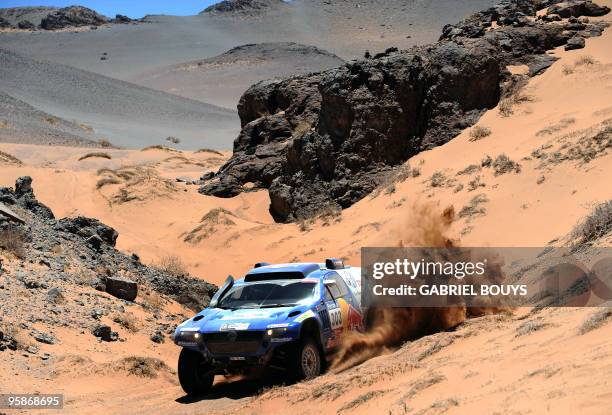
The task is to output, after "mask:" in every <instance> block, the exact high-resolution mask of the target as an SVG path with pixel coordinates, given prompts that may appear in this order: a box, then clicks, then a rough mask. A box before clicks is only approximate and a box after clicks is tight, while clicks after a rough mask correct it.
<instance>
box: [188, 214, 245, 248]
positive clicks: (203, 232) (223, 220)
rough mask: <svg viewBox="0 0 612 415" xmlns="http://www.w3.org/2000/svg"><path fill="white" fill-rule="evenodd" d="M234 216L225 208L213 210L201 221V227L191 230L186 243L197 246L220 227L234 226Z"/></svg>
mask: <svg viewBox="0 0 612 415" xmlns="http://www.w3.org/2000/svg"><path fill="white" fill-rule="evenodd" d="M232 217H234V214H233V213H232V212H230V211H229V210H227V209H224V208H220V207H219V208H215V209H211V210H210V211H209V212H208V213H206V214H205V215H204V216H203V217H202V219H200V225H198V226H196V227H195V228H194V229H193V230H191V231H190V232H189V233H188V234H187V235H186V236H185V238H184V241H185V242H189V243H192V244H196V243H198V242H200V241H201V240H202V239H206V238H208V237H209V236H211V235H212V234H213V233H215V232H216V231H217V230H218V226H219V225H220V226H234V225H235V224H236V222H234V221H233V220H232Z"/></svg>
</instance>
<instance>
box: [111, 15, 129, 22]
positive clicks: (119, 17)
mask: <svg viewBox="0 0 612 415" xmlns="http://www.w3.org/2000/svg"><path fill="white" fill-rule="evenodd" d="M133 21H134V20H132V19H130V18H129V17H127V16H124V15H122V14H117V15H115V18H114V19H111V23H115V24H126V23H132V22H133Z"/></svg>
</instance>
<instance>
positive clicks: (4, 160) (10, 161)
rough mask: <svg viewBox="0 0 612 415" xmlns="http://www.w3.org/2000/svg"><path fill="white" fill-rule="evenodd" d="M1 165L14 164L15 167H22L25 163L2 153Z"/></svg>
mask: <svg viewBox="0 0 612 415" xmlns="http://www.w3.org/2000/svg"><path fill="white" fill-rule="evenodd" d="M0 164H12V165H14V166H22V165H23V162H22V161H21V160H19V159H18V158H17V157H15V156H13V155H11V154H9V153H5V152H4V151H0Z"/></svg>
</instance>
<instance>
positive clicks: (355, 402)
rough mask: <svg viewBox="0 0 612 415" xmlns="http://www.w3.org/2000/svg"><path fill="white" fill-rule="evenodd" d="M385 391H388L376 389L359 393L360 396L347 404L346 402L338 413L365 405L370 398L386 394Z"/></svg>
mask: <svg viewBox="0 0 612 415" xmlns="http://www.w3.org/2000/svg"><path fill="white" fill-rule="evenodd" d="M385 393H387V391H384V390H376V391H369V392H366V393H364V394H363V395H359V396H358V397H356V398H355V399H353V400H352V401H349V402H347V403H346V404H344V405H343V406H342V407H341V408H340V409H339V410H338V413H342V412H345V411H348V410H349V409H353V408H355V407H357V406H359V405H363V404H364V403H366V402H368V401H369V400H371V399H373V398H376V397H377V396H381V395H384V394H385Z"/></svg>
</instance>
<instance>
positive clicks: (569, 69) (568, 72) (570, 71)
mask: <svg viewBox="0 0 612 415" xmlns="http://www.w3.org/2000/svg"><path fill="white" fill-rule="evenodd" d="M561 71H562V72H563V75H571V74H573V73H574V68H573V67H571V66H569V65H563V68H562V69H561Z"/></svg>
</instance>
